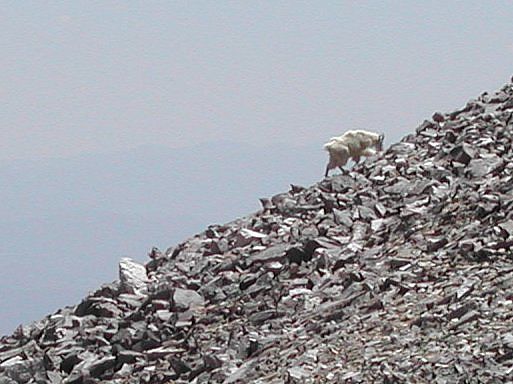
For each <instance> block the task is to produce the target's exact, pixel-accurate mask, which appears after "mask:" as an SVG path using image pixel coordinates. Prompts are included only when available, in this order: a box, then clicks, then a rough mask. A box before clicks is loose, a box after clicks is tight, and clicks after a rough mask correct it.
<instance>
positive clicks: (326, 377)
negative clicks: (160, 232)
mask: <svg viewBox="0 0 513 384" xmlns="http://www.w3.org/2000/svg"><path fill="white" fill-rule="evenodd" d="M512 116H513V85H512V84H511V83H510V84H507V85H506V86H504V87H503V88H502V89H501V90H499V91H497V92H494V93H493V94H487V93H484V94H482V95H481V96H480V97H479V98H478V99H476V100H472V101H470V102H469V103H467V105H466V106H465V107H464V108H462V109H460V110H457V111H454V112H451V113H446V114H442V113H436V114H434V115H433V117H432V119H431V120H429V121H425V122H424V123H422V124H421V125H420V126H419V127H418V128H417V129H416V133H415V134H411V135H409V136H407V137H405V138H404V139H403V140H402V141H401V142H400V143H397V144H394V145H392V146H391V147H390V148H389V149H388V150H386V151H384V152H382V153H380V154H379V155H378V156H376V157H374V158H372V159H368V160H367V161H366V162H365V163H363V164H360V165H359V166H357V167H355V168H354V169H353V170H352V171H350V172H347V173H345V174H344V175H338V176H334V177H330V178H327V179H324V180H323V181H321V182H319V183H318V184H316V185H314V186H312V187H309V188H303V187H300V186H294V185H293V186H292V187H291V190H290V191H289V192H287V193H283V194H280V195H277V196H274V197H272V198H271V199H262V207H263V208H262V210H261V211H259V212H257V213H255V214H253V215H249V216H247V217H244V218H241V219H238V220H235V221H233V222H231V223H228V224H225V225H213V226H210V227H209V228H208V229H207V230H206V231H204V232H203V233H200V234H198V235H196V236H194V237H193V238H191V239H188V240H186V241H184V242H183V243H181V244H179V245H177V246H175V247H172V248H170V249H169V250H167V251H166V252H160V251H159V250H157V249H153V250H152V251H151V252H150V254H149V256H150V260H149V262H148V263H147V264H146V266H144V267H143V266H140V265H138V264H136V263H134V262H131V261H130V260H122V262H121V263H120V281H119V282H115V283H113V284H108V285H105V286H103V287H101V288H100V289H99V290H97V291H96V292H94V293H93V294H91V295H90V296H88V297H87V298H85V299H84V300H83V301H82V302H81V303H80V304H78V305H77V306H75V307H69V308H64V309H62V310H59V311H58V312H56V313H55V314H53V315H50V316H48V317H46V318H44V319H43V320H41V321H38V322H35V323H33V324H31V325H29V326H23V327H19V328H18V329H17V330H16V332H15V333H14V334H13V335H11V336H8V337H3V338H2V339H1V340H0V384H8V383H9V384H10V383H74V384H79V383H134V384H135V383H226V384H228V383H360V382H362V383H363V382H369V383H370V382H385V383H401V382H404V383H492V382H505V381H508V380H510V378H511V377H512V374H513V326H512V324H513V322H512V321H513V290H512V288H513V262H512V261H513V260H512V253H511V250H510V248H511V246H512V245H513V211H512V210H511V208H512V207H513V192H512V187H513V165H512V164H510V160H511V159H512V158H513V150H512V143H513V119H512ZM322 166H323V165H322V164H320V165H319V173H320V174H321V173H322Z"/></svg>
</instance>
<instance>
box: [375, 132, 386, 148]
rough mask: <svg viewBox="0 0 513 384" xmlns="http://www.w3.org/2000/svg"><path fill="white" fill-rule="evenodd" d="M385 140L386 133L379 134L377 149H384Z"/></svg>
mask: <svg viewBox="0 0 513 384" xmlns="http://www.w3.org/2000/svg"><path fill="white" fill-rule="evenodd" d="M384 140H385V134H384V133H382V134H380V135H379V138H378V143H377V144H376V149H377V150H378V151H382V150H383V141H384Z"/></svg>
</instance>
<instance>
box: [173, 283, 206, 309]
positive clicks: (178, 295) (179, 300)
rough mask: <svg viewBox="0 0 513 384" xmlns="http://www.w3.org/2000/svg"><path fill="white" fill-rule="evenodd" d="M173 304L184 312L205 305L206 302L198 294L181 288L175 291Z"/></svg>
mask: <svg viewBox="0 0 513 384" xmlns="http://www.w3.org/2000/svg"><path fill="white" fill-rule="evenodd" d="M173 302H174V307H175V308H177V309H178V310H182V311H185V310H187V309H189V308H196V307H201V306H203V305H205V300H204V299H203V297H202V296H201V295H200V294H199V293H198V292H196V291H193V290H190V289H181V288H176V289H175V291H174V293H173Z"/></svg>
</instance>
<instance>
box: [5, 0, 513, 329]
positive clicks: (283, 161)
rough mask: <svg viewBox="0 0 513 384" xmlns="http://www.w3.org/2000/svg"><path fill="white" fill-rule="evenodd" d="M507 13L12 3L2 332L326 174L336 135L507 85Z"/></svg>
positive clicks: (341, 6)
mask: <svg viewBox="0 0 513 384" xmlns="http://www.w3.org/2000/svg"><path fill="white" fill-rule="evenodd" d="M512 20H513V5H512V3H511V2H510V1H486V2H485V1H469V0H467V1H458V2H456V1H424V2H422V3H421V2H417V1H310V2H306V1H287V2H285V1H251V2H250V1H237V2H236V1H229V2H228V1H182V2H178V1H173V2H172V1H162V2H159V1H138V2H135V1H119V2H118V1H116V2H114V1H77V0H75V1H68V2H61V1H52V2H50V1H44V2H43V1H0V48H1V54H0V97H1V104H0V308H2V311H0V334H1V333H6V332H9V331H11V330H12V329H13V328H14V327H15V326H16V325H17V324H19V323H26V322H28V321H30V320H36V319H37V318H39V317H42V316H43V315H45V314H47V313H50V312H52V311H53V310H55V309H57V308H59V307H61V306H63V305H69V304H73V303H77V302H78V301H79V300H80V298H81V297H83V296H85V295H86V294H87V292H88V291H89V290H92V289H94V288H96V287H98V286H99V284H101V283H102V282H107V281H110V280H112V279H114V278H115V277H116V276H115V275H116V265H117V261H118V260H119V259H120V258H121V257H122V256H125V255H128V256H131V257H134V258H136V259H138V260H141V261H142V260H144V259H145V252H146V251H147V250H149V249H150V248H151V246H153V245H159V246H161V247H163V248H165V247H166V246H169V245H173V243H175V242H177V241H180V240H183V239H184V237H185V236H190V235H193V234H194V233H196V232H199V231H201V230H203V229H204V228H205V227H206V226H207V225H208V224H211V223H212V222H223V221H228V220H231V219H235V218H236V217H237V216H240V215H243V214H247V213H250V212H251V211H254V210H255V209H256V208H255V207H256V205H257V204H256V203H257V198H258V197H263V196H266V195H270V194H272V193H278V192H283V191H285V190H286V188H287V186H288V184H289V183H299V184H304V185H309V184H311V183H314V182H315V181H318V180H320V179H321V178H322V174H323V172H324V167H325V161H326V154H325V153H324V152H323V150H322V144H323V143H324V142H325V141H326V140H327V139H328V138H329V137H331V136H333V135H335V134H341V133H343V132H344V131H345V130H347V129H355V128H363V129H369V130H375V131H381V132H384V133H385V134H386V144H390V143H392V142H395V141H397V140H399V139H400V138H401V137H402V136H404V135H406V134H408V133H411V132H413V131H414V129H415V127H416V126H417V125H418V124H419V123H421V122H422V121H423V120H424V119H425V118H429V117H430V116H431V115H432V114H433V112H435V111H442V112H445V111H451V110H454V109H455V108H458V107H460V106H463V105H464V104H465V103H466V102H467V100H468V99H470V98H473V97H477V96H478V95H479V94H480V93H481V92H482V91H486V90H494V89H497V88H499V87H500V86H502V85H503V84H504V83H505V82H507V81H508V80H509V79H510V78H511V75H513V22H512ZM288 143H290V145H287V144H288ZM248 145H249V146H248ZM155 146H158V147H155ZM170 148H174V149H173V150H170ZM43 158H45V159H43ZM48 158H50V159H48ZM19 159H23V161H15V160H19Z"/></svg>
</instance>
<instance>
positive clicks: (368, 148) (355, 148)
mask: <svg viewBox="0 0 513 384" xmlns="http://www.w3.org/2000/svg"><path fill="white" fill-rule="evenodd" d="M384 137H385V136H384V135H380V134H377V133H374V132H367V131H363V130H356V131H347V132H346V133H344V134H343V135H342V136H339V137H332V138H331V139H330V140H329V141H328V142H327V143H326V144H324V149H325V150H327V151H328V152H329V154H330V159H329V161H328V165H327V166H326V173H325V174H324V176H325V177H327V176H328V172H329V171H330V169H333V168H335V167H339V168H340V170H341V171H343V168H342V167H343V166H344V165H346V163H347V161H348V160H349V159H350V158H352V159H353V160H354V162H355V164H358V163H359V162H360V157H361V156H372V155H374V154H376V151H381V150H382V149H383V139H384Z"/></svg>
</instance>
